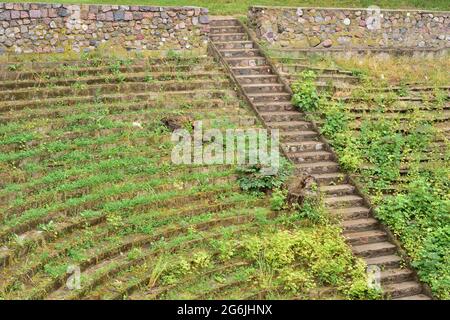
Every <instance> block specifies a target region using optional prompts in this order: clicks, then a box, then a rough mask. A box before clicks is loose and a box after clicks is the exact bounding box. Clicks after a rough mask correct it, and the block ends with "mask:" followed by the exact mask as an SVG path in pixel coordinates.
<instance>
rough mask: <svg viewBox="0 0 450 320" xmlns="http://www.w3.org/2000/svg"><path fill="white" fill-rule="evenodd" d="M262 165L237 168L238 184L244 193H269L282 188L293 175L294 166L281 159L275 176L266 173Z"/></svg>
mask: <svg viewBox="0 0 450 320" xmlns="http://www.w3.org/2000/svg"><path fill="white" fill-rule="evenodd" d="M265 169H266V168H264V167H263V166H261V165H251V166H247V167H239V168H237V174H238V183H239V186H240V187H241V189H242V190H244V191H262V192H265V191H269V190H274V189H276V188H280V187H281V186H282V185H283V183H284V182H285V181H286V179H287V178H288V177H289V176H290V175H291V173H292V170H293V167H292V164H291V163H290V162H289V161H288V160H286V159H284V158H280V164H279V167H278V170H277V171H276V173H275V174H267V173H265V171H264V170H265Z"/></svg>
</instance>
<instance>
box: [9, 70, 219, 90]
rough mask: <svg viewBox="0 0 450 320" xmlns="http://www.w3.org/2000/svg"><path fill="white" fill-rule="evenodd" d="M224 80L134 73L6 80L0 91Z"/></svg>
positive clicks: (200, 74)
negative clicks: (124, 83)
mask: <svg viewBox="0 0 450 320" xmlns="http://www.w3.org/2000/svg"><path fill="white" fill-rule="evenodd" d="M178 79H183V80H190V79H192V80H202V79H204V80H216V79H217V80H224V79H225V78H224V76H223V74H222V73H220V72H215V71H212V72H195V73H192V72H155V73H148V72H136V73H123V74H121V77H120V78H119V77H114V76H111V75H102V74H100V75H98V76H95V75H90V76H84V77H62V78H60V79H55V80H39V81H37V80H36V79H33V80H13V81H11V80H8V81H0V90H17V89H26V88H48V87H50V86H52V87H54V86H71V85H92V84H111V83H116V84H117V83H123V82H148V83H150V82H154V81H170V80H178Z"/></svg>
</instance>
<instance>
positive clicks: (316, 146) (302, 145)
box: [281, 140, 325, 153]
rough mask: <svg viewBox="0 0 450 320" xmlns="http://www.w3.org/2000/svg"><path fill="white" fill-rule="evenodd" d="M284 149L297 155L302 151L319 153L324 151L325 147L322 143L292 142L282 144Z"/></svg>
mask: <svg viewBox="0 0 450 320" xmlns="http://www.w3.org/2000/svg"><path fill="white" fill-rule="evenodd" d="M281 146H282V148H283V149H284V150H286V152H288V153H291V152H292V153H295V152H301V151H319V150H324V149H325V145H324V143H322V142H320V141H314V140H312V141H302V142H290V143H282V144H281Z"/></svg>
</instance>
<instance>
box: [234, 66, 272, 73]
mask: <svg viewBox="0 0 450 320" xmlns="http://www.w3.org/2000/svg"><path fill="white" fill-rule="evenodd" d="M231 71H232V72H233V73H234V74H235V75H256V74H273V72H272V68H271V67H270V66H269V65H260V66H247V67H242V66H231Z"/></svg>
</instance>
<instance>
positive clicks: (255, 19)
mask: <svg viewBox="0 0 450 320" xmlns="http://www.w3.org/2000/svg"><path fill="white" fill-rule="evenodd" d="M248 16H249V21H250V24H251V25H252V27H253V28H255V30H256V33H257V35H258V36H259V37H261V38H262V39H265V40H267V41H268V42H270V43H272V44H273V45H274V46H280V47H290V48H295V47H297V48H312V47H317V48H330V47H344V48H345V47H375V48H376V47H378V48H380V47H384V48H385V47H393V48H399V47H408V48H425V47H427V48H430V47H433V48H441V47H448V46H450V12H445V11H414V10H408V11H405V10H381V9H379V8H377V7H371V8H367V9H329V8H323V9H319V8H292V7H259V6H255V7H251V8H250V9H249V12H248Z"/></svg>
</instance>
